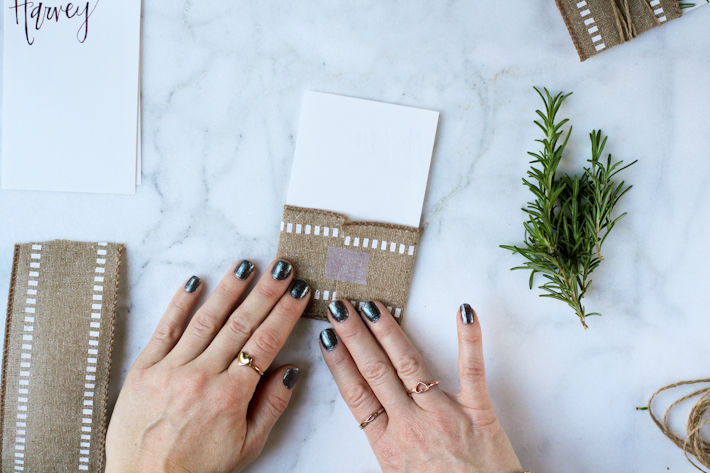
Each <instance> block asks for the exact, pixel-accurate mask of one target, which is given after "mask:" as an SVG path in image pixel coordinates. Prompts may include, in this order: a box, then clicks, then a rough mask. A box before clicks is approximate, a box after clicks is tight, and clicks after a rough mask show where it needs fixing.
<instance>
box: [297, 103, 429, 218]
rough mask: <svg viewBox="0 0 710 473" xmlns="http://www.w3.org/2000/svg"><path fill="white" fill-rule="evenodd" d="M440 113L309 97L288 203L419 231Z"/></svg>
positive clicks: (302, 123) (380, 104) (301, 125)
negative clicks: (405, 226) (417, 228)
mask: <svg viewBox="0 0 710 473" xmlns="http://www.w3.org/2000/svg"><path fill="white" fill-rule="evenodd" d="M438 120H439V112H433V111H430V110H422V109H418V108H412V107H403V106H400V105H391V104H386V103H381V102H373V101H370V100H362V99H355V98H350V97H342V96H339V95H330V94H323V93H318V92H306V93H305V96H304V98H303V106H302V109H301V120H300V123H299V126H298V139H297V141H296V152H295V156H294V160H293V168H292V170H291V183H290V184H289V190H288V197H287V199H286V203H287V204H288V205H294V206H297V207H307V208H316V209H321V210H329V211H333V212H339V213H343V214H345V215H347V217H348V218H349V219H350V220H360V221H375V222H383V223H394V224H399V225H408V226H410V227H419V222H420V220H421V215H422V206H423V205H424V194H425V193H426V185H427V179H428V177H429V167H430V164H431V156H432V152H433V148H434V139H435V137H436V128H437V124H438Z"/></svg>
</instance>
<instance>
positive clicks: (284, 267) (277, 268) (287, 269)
mask: <svg viewBox="0 0 710 473" xmlns="http://www.w3.org/2000/svg"><path fill="white" fill-rule="evenodd" d="M290 275H291V265H290V264H288V263H287V262H286V261H284V260H281V259H280V260H278V261H277V262H276V264H275V265H274V270H273V271H271V277H272V278H274V279H276V280H277V281H283V280H284V279H286V278H287V277H289V276H290Z"/></svg>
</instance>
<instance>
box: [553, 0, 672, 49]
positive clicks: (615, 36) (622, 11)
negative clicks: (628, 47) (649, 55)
mask: <svg viewBox="0 0 710 473" xmlns="http://www.w3.org/2000/svg"><path fill="white" fill-rule="evenodd" d="M555 1H556V2H557V7H558V8H559V9H560V12H561V13H562V17H563V18H564V21H565V24H566V25H567V29H568V30H569V33H570V36H571V37H572V42H573V43H574V46H575V48H577V53H578V54H579V59H580V60H582V61H585V60H586V59H588V58H590V57H592V56H594V55H596V54H599V53H601V52H602V51H606V50H607V49H609V48H611V47H613V46H617V45H619V44H621V43H625V42H626V41H630V40H632V39H633V38H635V37H636V36H638V35H640V34H641V33H644V32H646V31H648V30H650V29H653V28H655V27H657V26H661V25H663V24H665V23H667V22H668V21H670V20H674V19H676V18H680V16H681V9H680V6H679V5H678V2H677V1H676V0H555Z"/></svg>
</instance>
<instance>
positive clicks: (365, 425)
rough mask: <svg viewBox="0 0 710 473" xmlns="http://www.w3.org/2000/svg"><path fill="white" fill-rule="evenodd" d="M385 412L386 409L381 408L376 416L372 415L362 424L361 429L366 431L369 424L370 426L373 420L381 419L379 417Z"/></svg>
mask: <svg viewBox="0 0 710 473" xmlns="http://www.w3.org/2000/svg"><path fill="white" fill-rule="evenodd" d="M383 412H385V408H384V407H380V410H378V411H377V412H375V413H374V414H370V417H368V418H367V419H365V420H363V421H362V424H360V429H364V428H365V427H367V424H369V423H370V422H372V421H373V420H375V419H377V417H379V415H380V414H382V413H383Z"/></svg>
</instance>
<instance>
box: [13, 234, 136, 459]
mask: <svg viewBox="0 0 710 473" xmlns="http://www.w3.org/2000/svg"><path fill="white" fill-rule="evenodd" d="M122 251H123V245H117V244H113V243H79V242H72V241H65V240H57V241H50V242H44V243H28V244H24V245H16V246H15V256H14V259H13V267H12V278H11V282H10V296H9V299H8V310H7V322H6V325H5V347H4V352H3V371H2V393H1V399H2V401H0V402H1V407H2V409H1V410H0V416H1V422H2V439H0V440H1V441H0V449H1V450H0V458H1V460H2V471H3V472H11V471H28V472H42V473H45V472H59V471H91V472H100V471H103V464H104V448H105V435H106V407H107V398H108V384H109V373H110V371H111V350H112V346H113V333H114V321H115V315H116V299H117V295H118V280H119V271H120V265H121V254H122Z"/></svg>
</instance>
